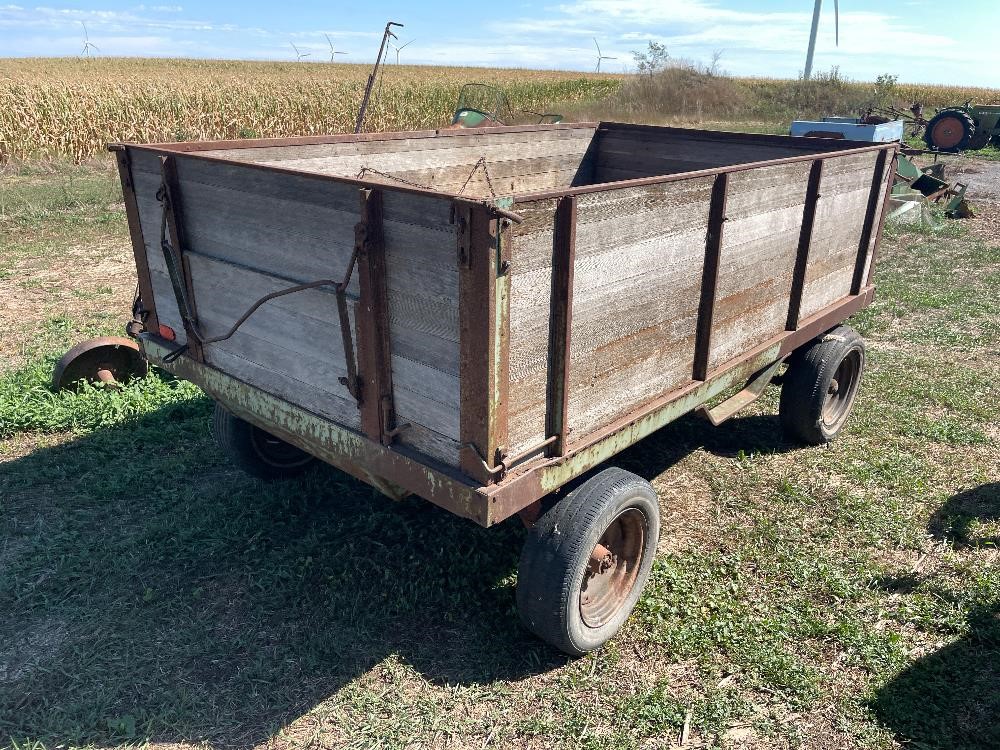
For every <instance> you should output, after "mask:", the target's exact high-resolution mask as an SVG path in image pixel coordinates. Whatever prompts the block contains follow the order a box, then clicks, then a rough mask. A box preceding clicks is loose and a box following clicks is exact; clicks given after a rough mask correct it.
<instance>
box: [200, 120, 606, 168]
mask: <svg viewBox="0 0 1000 750" xmlns="http://www.w3.org/2000/svg"><path fill="white" fill-rule="evenodd" d="M593 135H594V127H593V126H581V127H578V128H560V129H554V130H537V131H527V132H520V133H517V132H514V133H463V134H459V135H451V134H442V135H437V136H431V137H424V138H386V139H377V140H370V141H363V142H355V143H350V142H342V143H320V144H308V145H301V146H266V147H259V148H239V149H218V150H212V151H204V152H202V153H203V154H205V155H206V156H215V157H220V158H224V159H232V160H235V161H247V162H254V163H260V162H265V161H288V160H299V159H314V158H327V157H337V156H345V155H356V154H361V155H378V154H390V153H414V152H420V151H434V150H440V149H455V148H465V149H467V150H470V151H471V150H475V149H478V148H482V147H486V146H496V145H506V146H511V147H516V146H517V145H518V144H521V143H538V142H542V141H565V140H579V139H583V140H587V141H589V140H590V139H591V138H592V137H593Z"/></svg>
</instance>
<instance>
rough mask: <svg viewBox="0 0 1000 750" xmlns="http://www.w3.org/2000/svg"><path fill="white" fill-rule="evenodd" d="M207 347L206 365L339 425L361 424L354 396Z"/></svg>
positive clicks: (354, 426) (221, 348) (217, 348)
mask: <svg viewBox="0 0 1000 750" xmlns="http://www.w3.org/2000/svg"><path fill="white" fill-rule="evenodd" d="M208 349H209V353H208V355H207V356H208V361H209V364H211V365H213V366H214V367H217V368H218V369H220V370H222V371H223V372H225V373H227V374H229V375H232V376H233V377H236V378H238V379H239V380H242V381H244V382H246V383H249V384H250V385H254V386H257V387H258V388H261V389H262V390H264V391H267V392H268V393H271V394H274V395H275V396H278V397H279V398H283V399H285V400H286V401H288V402H290V403H293V404H296V405H298V406H301V407H303V408H304V409H308V410H309V411H311V412H313V413H315V414H318V415H320V416H322V417H326V418H327V419H331V420H333V421H334V422H337V423H338V424H342V425H345V426H347V427H352V428H357V427H358V426H359V425H360V419H359V417H358V409H357V405H356V404H355V403H354V400H353V399H352V400H350V401H346V400H344V399H341V398H339V397H337V396H335V395H333V394H331V393H328V392H326V391H323V390H321V389H319V388H315V387H314V386H311V385H309V384H308V383H303V382H302V381H300V380H296V379H295V378H292V377H290V376H288V375H286V374H284V373H279V372H275V371H273V370H270V369H268V368H267V367H263V366H261V365H259V364H257V363H256V362H252V361H251V360H249V359H245V358H243V357H241V356H239V355H237V354H234V353H232V352H230V351H227V350H226V349H224V348H223V347H220V346H218V345H211V344H210V345H209V348H208Z"/></svg>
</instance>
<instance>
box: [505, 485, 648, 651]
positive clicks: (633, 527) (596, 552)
mask: <svg viewBox="0 0 1000 750" xmlns="http://www.w3.org/2000/svg"><path fill="white" fill-rule="evenodd" d="M659 530H660V512H659V505H658V503H657V499H656V493H655V492H654V491H653V488H652V486H651V485H650V484H649V482H647V481H646V480H644V479H642V478H641V477H638V476H636V475H635V474H632V473H630V472H627V471H623V470H622V469H615V468H612V469H606V470H605V471H602V472H601V473H600V474H598V475H596V476H595V477H593V478H591V479H589V480H588V481H587V482H585V483H584V484H582V485H581V486H580V487H578V488H577V489H575V490H574V491H573V492H570V493H569V494H568V495H566V496H565V497H564V498H562V499H561V500H560V501H559V502H557V503H556V504H555V505H554V506H553V507H552V508H550V509H549V510H548V511H547V512H546V513H545V514H544V515H543V516H542V517H541V518H540V519H539V520H538V522H537V523H536V524H535V525H534V526H533V527H532V528H531V530H530V531H529V533H528V539H527V540H526V542H525V545H524V550H523V552H522V553H521V563H520V566H519V568H518V579H517V605H518V611H519V613H520V615H521V619H522V620H523V622H524V624H525V625H526V626H527V627H528V629H529V630H531V631H532V632H533V633H535V635H537V636H539V637H540V638H542V639H543V640H545V641H547V642H548V643H550V644H552V645H553V646H555V647H556V648H559V649H561V650H562V651H565V652H566V653H568V654H572V655H574V656H580V655H582V654H585V653H587V652H589V651H593V650H594V649H595V648H598V647H599V646H601V645H603V644H604V643H606V642H607V641H608V640H609V639H610V638H612V637H613V636H614V635H615V633H617V632H618V630H619V629H620V628H621V626H622V624H623V623H624V622H625V620H626V619H627V618H628V616H629V614H630V613H631V612H632V608H633V607H634V606H635V603H636V601H638V599H639V595H640V594H641V593H642V589H643V587H644V586H645V584H646V580H647V579H648V577H649V571H650V568H651V567H652V564H653V558H654V556H655V554H656V542H657V539H658V537H659Z"/></svg>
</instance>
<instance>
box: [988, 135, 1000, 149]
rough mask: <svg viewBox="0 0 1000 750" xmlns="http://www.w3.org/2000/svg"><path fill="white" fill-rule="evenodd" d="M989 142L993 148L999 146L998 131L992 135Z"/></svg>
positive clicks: (999, 136) (999, 137)
mask: <svg viewBox="0 0 1000 750" xmlns="http://www.w3.org/2000/svg"><path fill="white" fill-rule="evenodd" d="M990 143H992V144H993V148H1000V133H997V134H996V135H995V136H993V138H992V139H991V140H990Z"/></svg>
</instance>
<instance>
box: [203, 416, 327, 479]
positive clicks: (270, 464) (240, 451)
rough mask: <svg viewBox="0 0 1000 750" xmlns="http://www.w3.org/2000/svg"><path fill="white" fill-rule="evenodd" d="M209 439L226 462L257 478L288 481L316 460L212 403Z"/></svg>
mask: <svg viewBox="0 0 1000 750" xmlns="http://www.w3.org/2000/svg"><path fill="white" fill-rule="evenodd" d="M212 436H213V437H214V438H215V442H216V443H218V445H219V448H221V449H222V451H223V452H224V453H225V454H226V455H227V456H229V459H230V460H231V461H232V462H233V464H235V465H236V466H237V468H239V469H242V470H243V471H245V472H246V473H247V474H249V475H251V476H254V477H257V478H258V479H265V480H276V479H290V478H291V477H295V476H298V475H299V474H302V473H303V472H305V471H307V470H309V469H310V468H312V466H313V465H314V463H315V462H316V459H315V458H314V457H313V456H310V455H309V454H308V453H306V452H305V451H303V450H300V449H299V448H296V447H295V446H293V445H289V444H288V443H286V442H285V441H284V440H279V439H278V438H276V437H274V436H273V435H271V434H270V433H268V432H265V431H264V430H262V429H260V428H259V427H256V426H254V425H252V424H250V423H249V422H246V421H244V420H242V419H240V418H239V417H237V416H236V415H235V414H232V413H230V412H229V411H228V410H226V408H225V407H224V406H222V404H219V403H218V402H217V403H216V404H215V411H214V413H213V414H212Z"/></svg>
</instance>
